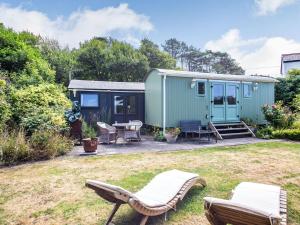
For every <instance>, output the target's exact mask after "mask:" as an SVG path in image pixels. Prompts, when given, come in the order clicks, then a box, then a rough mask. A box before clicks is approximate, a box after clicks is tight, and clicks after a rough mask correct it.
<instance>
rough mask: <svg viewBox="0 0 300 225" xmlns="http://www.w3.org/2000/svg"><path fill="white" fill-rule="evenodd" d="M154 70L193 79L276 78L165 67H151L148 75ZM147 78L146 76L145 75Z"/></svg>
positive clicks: (258, 80) (245, 79) (263, 79)
mask: <svg viewBox="0 0 300 225" xmlns="http://www.w3.org/2000/svg"><path fill="white" fill-rule="evenodd" d="M153 70H156V71H158V72H159V74H160V75H166V76H173V77H188V78H193V79H208V80H226V81H244V82H264V83H275V82H278V80H277V79H275V78H273V77H267V76H257V75H256V76H255V75H251V76H249V75H232V74H217V73H200V72H190V71H181V70H166V69H152V70H151V71H150V72H149V73H148V75H149V74H150V73H151V72H152V71H153ZM146 79H147V77H146Z"/></svg>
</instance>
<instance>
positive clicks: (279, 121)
mask: <svg viewBox="0 0 300 225" xmlns="http://www.w3.org/2000/svg"><path fill="white" fill-rule="evenodd" d="M262 111H263V113H264V116H265V119H266V120H267V121H268V122H269V124H270V125H271V126H272V127H274V128H288V127H291V125H292V124H293V123H294V121H295V115H294V114H292V113H291V112H290V111H289V109H288V108H287V107H283V106H282V103H280V102H279V103H277V104H274V105H264V106H263V107H262Z"/></svg>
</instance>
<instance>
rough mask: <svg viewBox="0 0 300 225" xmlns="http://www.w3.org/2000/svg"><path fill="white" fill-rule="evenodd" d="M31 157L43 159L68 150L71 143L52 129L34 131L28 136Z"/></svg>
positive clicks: (71, 145) (62, 153) (70, 147)
mask: <svg viewBox="0 0 300 225" xmlns="http://www.w3.org/2000/svg"><path fill="white" fill-rule="evenodd" d="M30 144H31V147H32V159H33V160H44V159H51V158H54V157H56V156H60V155H64V154H66V153H67V152H69V151H70V150H71V149H72V147H73V143H72V141H71V140H70V139H68V138H66V137H64V136H62V135H60V134H58V133H56V132H53V131H47V130H43V131H36V132H34V133H33V134H32V136H31V138H30Z"/></svg>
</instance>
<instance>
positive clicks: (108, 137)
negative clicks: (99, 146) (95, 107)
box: [97, 122, 117, 144]
mask: <svg viewBox="0 0 300 225" xmlns="http://www.w3.org/2000/svg"><path fill="white" fill-rule="evenodd" d="M97 127H98V130H99V133H100V136H99V141H100V142H102V143H106V144H110V142H111V141H114V142H115V143H116V141H117V131H116V128H115V127H113V126H110V125H108V124H107V123H104V122H97Z"/></svg>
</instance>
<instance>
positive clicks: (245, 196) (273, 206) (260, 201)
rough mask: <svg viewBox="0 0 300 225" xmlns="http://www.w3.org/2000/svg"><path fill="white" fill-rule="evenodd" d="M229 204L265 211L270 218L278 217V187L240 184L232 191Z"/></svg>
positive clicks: (248, 183) (247, 183)
mask: <svg viewBox="0 0 300 225" xmlns="http://www.w3.org/2000/svg"><path fill="white" fill-rule="evenodd" d="M233 193H234V194H233V196H232V198H231V200H230V201H231V202H233V203H238V204H243V205H246V206H248V207H251V208H254V209H257V210H259V211H265V212H266V213H268V214H269V215H270V216H273V217H279V216H280V187H279V186H275V185H266V184H257V183H250V182H242V183H240V184H239V185H238V186H237V187H236V188H235V189H234V190H233Z"/></svg>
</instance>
